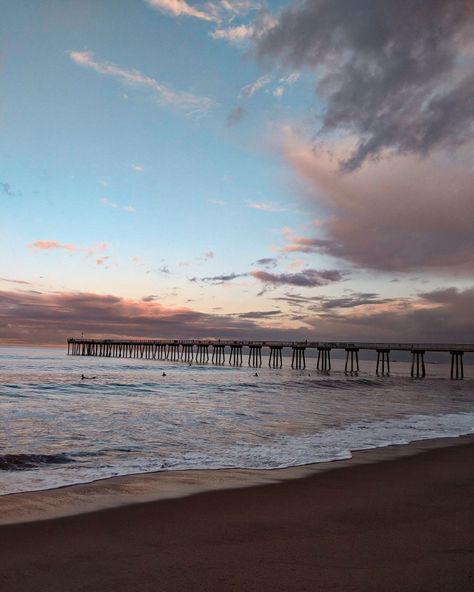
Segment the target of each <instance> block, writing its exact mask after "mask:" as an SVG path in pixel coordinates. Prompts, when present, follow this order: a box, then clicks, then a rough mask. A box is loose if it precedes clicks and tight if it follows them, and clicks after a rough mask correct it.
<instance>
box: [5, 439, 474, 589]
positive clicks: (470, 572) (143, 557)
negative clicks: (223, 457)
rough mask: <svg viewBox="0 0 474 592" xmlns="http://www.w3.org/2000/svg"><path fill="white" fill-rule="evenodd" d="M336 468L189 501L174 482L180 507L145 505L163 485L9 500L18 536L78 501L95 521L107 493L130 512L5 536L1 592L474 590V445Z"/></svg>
mask: <svg viewBox="0 0 474 592" xmlns="http://www.w3.org/2000/svg"><path fill="white" fill-rule="evenodd" d="M407 455H409V456H407ZM326 468H327V467H326ZM330 468H331V469H334V470H329V471H328V470H324V471H321V467H319V469H318V470H319V472H315V470H314V469H313V468H312V467H306V468H300V469H288V470H284V471H279V472H274V471H263V472H262V471H257V472H252V471H240V472H239V471H224V472H221V471H203V472H199V471H194V472H193V473H197V474H198V476H196V477H195V478H193V477H192V476H191V477H190V476H189V473H190V472H185V473H183V474H181V475H180V478H181V480H182V484H181V485H183V484H184V485H186V483H187V485H188V488H186V486H183V487H181V489H180V487H179V486H176V485H175V486H174V488H173V487H172V486H171V485H170V484H171V483H172V481H171V480H170V478H169V477H168V485H167V486H165V487H164V491H165V493H164V494H163V495H162V496H161V497H163V498H168V499H161V500H159V501H148V502H146V503H138V504H135V505H130V501H131V500H132V499H135V500H136V501H145V500H147V499H151V498H152V497H153V495H154V496H155V498H159V497H160V495H159V492H158V490H159V489H160V487H159V483H160V482H161V483H163V482H165V480H166V478H165V479H163V476H164V475H147V476H137V477H126V478H121V479H117V480H107V481H104V482H99V483H96V484H91V485H88V486H87V485H85V486H75V487H74V488H64V489H63V490H54V491H51V492H38V493H31V494H18V495H14V496H4V497H2V498H0V520H1V519H4V521H5V520H6V521H10V522H12V521H18V520H26V519H28V517H31V516H36V517H37V518H38V517H43V518H47V517H48V516H49V515H54V512H55V511H56V512H59V514H58V515H61V514H64V513H73V512H74V511H75V510H76V508H75V504H74V500H77V502H78V509H77V511H79V512H80V511H87V509H88V508H89V509H90V508H91V507H92V506H87V504H85V505H84V500H86V499H89V498H90V497H91V495H92V494H93V492H94V491H95V492H96V499H95V501H94V503H95V504H96V507H102V506H103V505H104V504H105V503H106V502H105V500H108V502H107V503H108V505H109V506H110V505H115V504H114V502H113V500H114V499H116V500H117V499H118V501H116V503H117V504H119V507H114V508H109V509H105V510H97V511H93V512H88V513H84V514H78V515H72V516H66V517H61V518H55V519H43V520H36V521H34V522H23V523H19V524H5V525H2V526H0V566H1V569H0V590H1V591H2V592H17V591H18V592H19V591H22V592H23V591H24V592H26V591H30V592H36V591H38V592H39V591H41V592H43V591H45V592H46V591H47V592H55V591H61V592H62V591H69V592H75V591H79V590H81V591H98V592H99V591H114V592H121V591H137V592H138V591H144V592H147V591H152V590H153V591H157V590H160V591H162V590H163V591H170V590H172V591H174V590H179V591H186V590H196V591H197V590H199V591H204V590H209V591H214V590H216V591H217V590H219V591H220V590H225V591H234V590H235V591H245V590H259V591H264V592H265V591H267V590H268V591H270V590H272V591H278V590H301V591H303V590H307V591H317V590H321V591H332V590H334V591H336V590H337V591H338V592H342V591H344V592H346V591H347V592H351V591H354V592H357V591H359V590H360V591H362V590H364V591H374V592H375V591H377V592H379V591H388V592H390V591H394V592H395V591H397V592H399V591H408V590H409V591H417V592H422V591H427V592H428V591H429V592H436V591H442V590H443V591H450V592H453V591H467V590H471V589H474V527H473V526H472V525H473V524H474V443H473V441H472V439H470V438H462V439H453V440H447V441H436V442H431V443H418V444H415V445H411V446H404V447H390V448H389V449H382V450H379V451H367V452H362V453H357V454H356V455H355V458H354V459H353V460H351V461H341V462H336V463H330ZM206 473H207V474H208V475H207V481H208V482H209V479H210V478H211V476H212V475H214V479H215V481H214V487H217V490H214V491H206V492H202V493H196V492H197V491H203V490H204V489H206V488H210V489H212V486H210V487H206V486H205V485H204V482H205V480H206V479H205V474H206ZM253 473H257V475H255V476H253ZM262 473H263V475H266V476H265V477H264V476H262ZM312 473H314V474H312ZM211 474H212V475H211ZM258 475H260V481H258ZM304 475H309V476H304ZM295 477H296V478H295ZM203 479H204V481H203ZM246 479H247V480H246ZM281 479H284V480H283V481H282V482H279V481H280V480H281ZM200 480H201V481H200ZM262 480H263V481H262ZM271 481H274V482H271ZM262 482H266V484H260V485H257V484H256V483H262ZM127 483H128V485H127ZM134 483H135V486H134V487H135V492H141V494H138V497H137V496H135V497H133V493H132V492H133V489H134V487H133V484H134ZM219 483H220V485H221V486H219ZM211 485H212V484H211ZM239 485H247V487H243V488H237V489H235V488H232V487H236V486H239ZM127 487H128V488H129V489H127ZM226 487H230V488H231V489H226ZM81 488H82V489H81ZM121 488H122V489H121ZM100 491H102V494H103V495H102V497H101V496H100V495H99V493H98V492H100ZM120 491H122V493H121V494H120ZM124 491H125V493H124ZM153 491H154V493H153ZM114 492H115V496H116V497H115V498H114ZM118 492H119V493H118ZM126 493H128V495H126ZM189 494H193V495H189ZM180 495H185V496H187V497H176V496H180ZM173 498H174V499H173ZM54 500H56V501H54ZM58 500H62V501H61V502H59V501H58ZM28 502H29V505H28ZM67 503H69V506H68V508H69V512H65V505H67ZM81 503H82V506H81ZM48 504H49V505H48ZM120 504H125V505H120ZM42 505H43V509H44V510H45V512H44V514H43V515H41V507H42ZM22 508H27V510H26V511H25V513H22V512H21V509H22ZM58 508H59V509H58ZM81 508H82V509H81ZM15 512H16V514H15Z"/></svg>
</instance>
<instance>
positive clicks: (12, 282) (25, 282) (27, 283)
mask: <svg viewBox="0 0 474 592" xmlns="http://www.w3.org/2000/svg"><path fill="white" fill-rule="evenodd" d="M0 281H1V282H8V283H10V284H21V285H24V286H31V282H27V281H26V280H12V279H10V278H4V277H0Z"/></svg>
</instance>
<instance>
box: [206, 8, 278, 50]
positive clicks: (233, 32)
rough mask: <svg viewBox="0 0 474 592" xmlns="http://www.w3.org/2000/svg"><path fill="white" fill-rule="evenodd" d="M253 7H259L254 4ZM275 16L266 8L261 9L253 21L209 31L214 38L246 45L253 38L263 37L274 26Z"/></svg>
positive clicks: (233, 43)
mask: <svg viewBox="0 0 474 592" xmlns="http://www.w3.org/2000/svg"><path fill="white" fill-rule="evenodd" d="M253 8H259V6H254V7H253ZM275 22H276V21H275V18H274V17H273V15H272V14H271V13H270V12H268V11H266V10H259V11H258V13H257V15H256V17H255V19H254V21H253V22H252V23H245V24H240V25H234V26H224V27H219V28H217V29H215V30H214V31H211V32H210V33H209V36H210V37H212V38H213V39H218V40H224V41H227V42H229V43H231V44H232V45H237V46H239V45H244V44H246V43H248V42H249V41H251V40H254V39H257V38H258V37H261V36H262V35H263V34H264V33H265V32H266V31H267V30H268V29H270V28H271V27H273V26H274V24H275Z"/></svg>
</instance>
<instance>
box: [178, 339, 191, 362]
mask: <svg viewBox="0 0 474 592" xmlns="http://www.w3.org/2000/svg"><path fill="white" fill-rule="evenodd" d="M193 358H194V354H193V344H192V343H183V345H182V348H181V359H182V360H183V361H184V362H192V361H193Z"/></svg>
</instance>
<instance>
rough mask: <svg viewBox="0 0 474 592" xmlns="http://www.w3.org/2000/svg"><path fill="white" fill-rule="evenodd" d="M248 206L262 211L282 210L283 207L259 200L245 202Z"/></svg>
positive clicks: (283, 209)
mask: <svg viewBox="0 0 474 592" xmlns="http://www.w3.org/2000/svg"><path fill="white" fill-rule="evenodd" d="M247 207H248V208H252V209H254V210H261V211H262V212H284V211H285V208H282V207H281V206H279V205H277V204H274V203H271V202H269V201H260V202H250V203H248V204H247Z"/></svg>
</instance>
